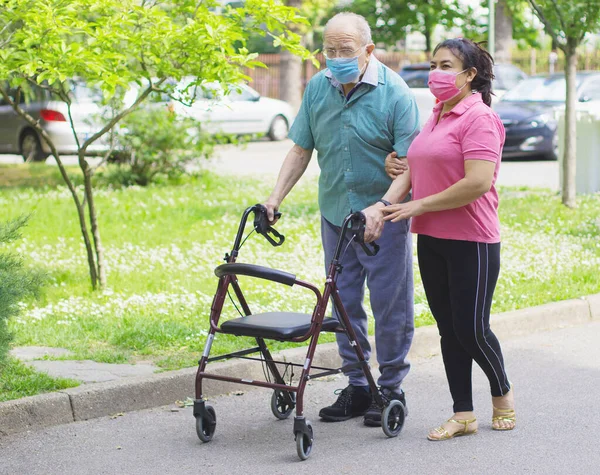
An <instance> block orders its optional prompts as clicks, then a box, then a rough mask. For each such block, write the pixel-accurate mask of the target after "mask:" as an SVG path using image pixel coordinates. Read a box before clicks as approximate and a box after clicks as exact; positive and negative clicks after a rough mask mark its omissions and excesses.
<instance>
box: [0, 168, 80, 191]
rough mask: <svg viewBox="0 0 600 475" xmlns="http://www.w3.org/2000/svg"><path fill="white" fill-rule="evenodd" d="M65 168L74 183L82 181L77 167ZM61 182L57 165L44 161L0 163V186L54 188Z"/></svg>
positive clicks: (62, 182)
mask: <svg viewBox="0 0 600 475" xmlns="http://www.w3.org/2000/svg"><path fill="white" fill-rule="evenodd" d="M66 170H67V174H68V175H69V177H70V178H71V179H72V180H73V181H74V182H75V183H80V182H81V181H82V180H81V176H82V175H81V169H80V168H79V167H75V166H68V167H66ZM63 184H64V181H63V178H62V176H61V174H60V171H59V169H58V167H51V166H48V165H46V164H44V163H31V164H25V163H24V164H21V165H2V164H0V188H46V187H47V188H56V187H57V186H62V185H63Z"/></svg>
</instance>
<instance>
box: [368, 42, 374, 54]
mask: <svg viewBox="0 0 600 475" xmlns="http://www.w3.org/2000/svg"><path fill="white" fill-rule="evenodd" d="M373 51H375V45H374V44H373V43H371V44H370V45H367V56H371V55H372V54H373Z"/></svg>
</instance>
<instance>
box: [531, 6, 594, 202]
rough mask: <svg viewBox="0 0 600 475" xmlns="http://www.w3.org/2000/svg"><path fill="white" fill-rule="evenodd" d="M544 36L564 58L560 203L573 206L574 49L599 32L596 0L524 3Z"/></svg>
mask: <svg viewBox="0 0 600 475" xmlns="http://www.w3.org/2000/svg"><path fill="white" fill-rule="evenodd" d="M528 1H529V3H530V5H531V7H532V8H533V11H534V12H535V15H536V16H537V17H538V18H539V19H540V21H541V22H542V24H543V25H544V29H545V30H546V32H547V33H548V34H549V35H550V36H551V37H552V38H553V40H554V41H555V42H556V45H557V46H558V48H560V49H561V50H562V51H563V52H564V54H565V58H566V62H567V64H566V68H565V77H566V83H567V86H566V87H567V101H566V110H565V145H564V156H563V162H562V171H563V182H562V202H563V204H564V205H566V206H568V207H570V208H573V207H575V205H576V197H575V192H576V189H575V174H576V152H577V150H576V134H577V122H576V117H575V107H576V101H577V90H576V87H577V84H576V81H575V80H576V73H577V47H578V46H579V45H581V44H582V43H583V41H584V39H585V36H586V34H588V33H593V32H596V31H598V30H600V2H598V0H586V1H573V0H528Z"/></svg>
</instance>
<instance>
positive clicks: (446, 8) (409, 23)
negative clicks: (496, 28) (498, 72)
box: [342, 0, 472, 53]
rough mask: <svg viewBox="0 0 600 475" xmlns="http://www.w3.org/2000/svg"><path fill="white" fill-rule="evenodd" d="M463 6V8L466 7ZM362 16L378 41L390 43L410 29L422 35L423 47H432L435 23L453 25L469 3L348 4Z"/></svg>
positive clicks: (388, 0) (362, 0) (370, 0)
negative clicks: (423, 37)
mask: <svg viewBox="0 0 600 475" xmlns="http://www.w3.org/2000/svg"><path fill="white" fill-rule="evenodd" d="M465 8H466V9H465ZM342 9H343V10H351V11H353V12H354V13H358V14H360V15H362V16H364V17H365V18H366V19H367V21H368V22H369V24H370V25H371V28H372V29H373V36H374V38H375V40H376V41H377V42H383V43H385V44H386V45H390V46H393V45H395V44H396V43H397V42H398V40H400V39H403V38H405V37H406V35H407V33H408V32H410V30H411V29H412V30H413V31H418V32H421V33H422V34H423V35H424V36H425V51H426V52H428V53H429V52H431V51H432V49H433V45H432V38H433V31H434V29H435V27H436V26H437V25H444V26H445V27H448V28H450V27H453V26H455V23H456V21H457V20H461V19H464V18H469V17H470V12H472V9H471V7H463V6H462V5H460V3H459V2H458V1H457V0H452V1H450V0H422V1H409V0H380V1H374V0H354V1H353V2H352V4H351V5H350V6H348V7H347V8H342Z"/></svg>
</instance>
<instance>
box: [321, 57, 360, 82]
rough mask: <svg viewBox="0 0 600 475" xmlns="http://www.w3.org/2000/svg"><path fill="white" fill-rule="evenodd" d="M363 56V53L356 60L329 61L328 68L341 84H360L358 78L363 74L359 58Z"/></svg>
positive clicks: (339, 59) (340, 59)
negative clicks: (359, 65)
mask: <svg viewBox="0 0 600 475" xmlns="http://www.w3.org/2000/svg"><path fill="white" fill-rule="evenodd" d="M361 56H362V53H361V54H359V55H358V56H356V57H354V58H333V59H327V60H326V63H327V67H328V68H329V71H331V74H332V75H333V77H334V78H335V79H336V80H337V81H338V82H339V83H340V84H351V83H355V82H358V78H360V74H361V70H360V68H359V67H358V58H360V57H361Z"/></svg>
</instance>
